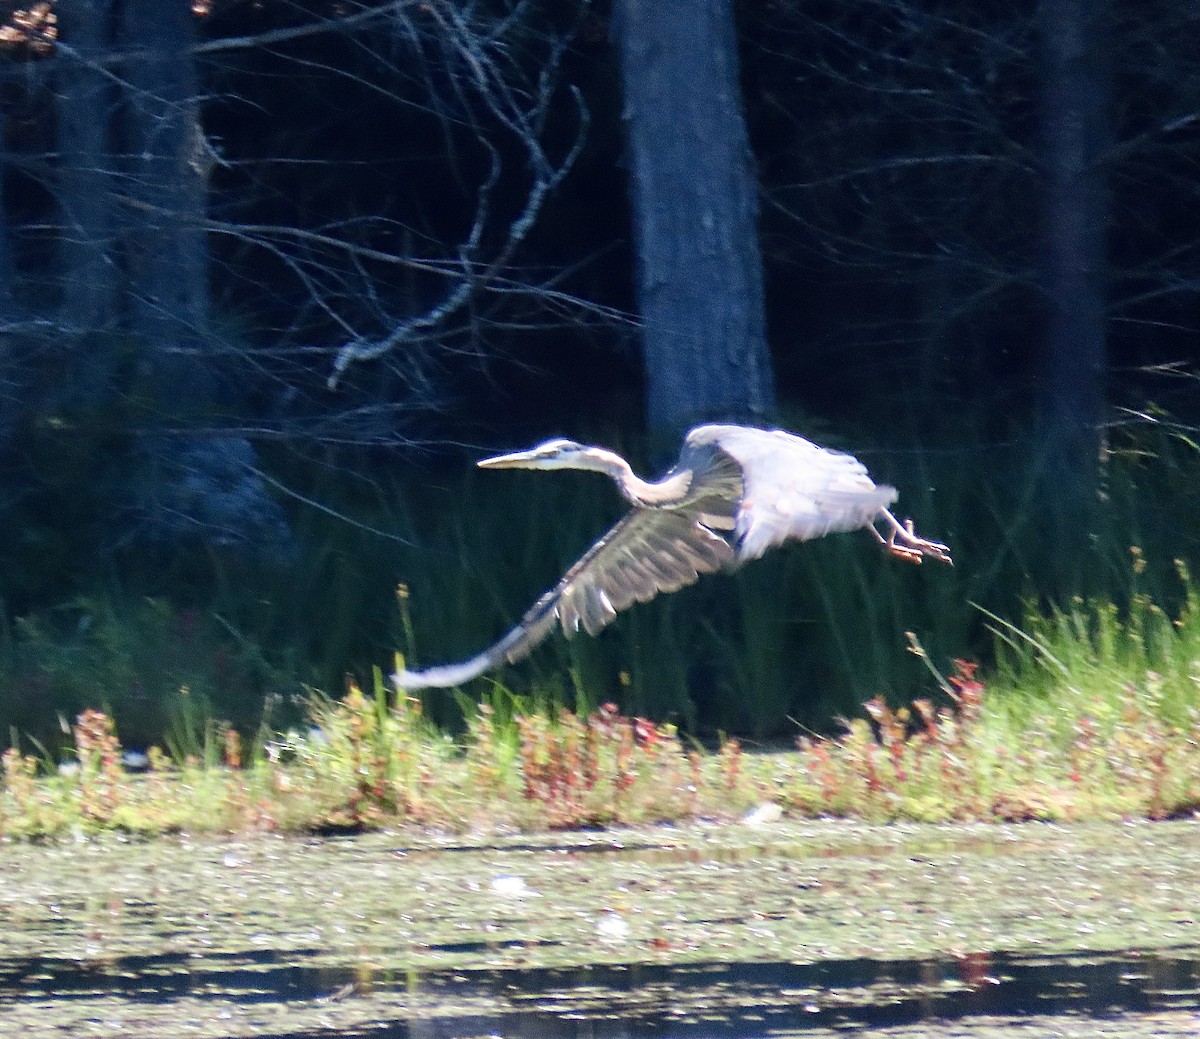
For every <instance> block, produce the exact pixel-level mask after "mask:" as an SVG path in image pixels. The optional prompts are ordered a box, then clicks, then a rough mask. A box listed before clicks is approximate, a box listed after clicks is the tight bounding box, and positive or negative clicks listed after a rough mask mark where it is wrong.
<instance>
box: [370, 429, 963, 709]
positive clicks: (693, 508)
mask: <svg viewBox="0 0 1200 1039" xmlns="http://www.w3.org/2000/svg"><path fill="white" fill-rule="evenodd" d="M479 465H480V466H481V467H482V468H489V469H493V468H494V469H500V468H529V469H588V470H593V471H596V472H602V473H605V474H607V475H608V476H610V477H611V478H612V479H613V480H614V481H615V482H616V484H617V487H618V488H619V489H620V491H621V493H622V494H623V495H624V496H625V498H626V499H628V501H629V502H630V503H631V504H632V506H633V508H632V509H631V510H630V511H629V512H628V513H627V514H626V515H625V517H624V518H623V519H621V520H620V522H618V523H617V524H616V526H614V527H613V528H612V530H610V531H609V532H608V533H607V534H605V535H604V537H602V538H601V539H600V540H599V541H597V542H596V544H594V545H593V546H592V547H591V548H590V549H588V551H587V552H585V553H584V555H583V557H582V558H581V559H580V560H579V561H578V562H577V563H576V564H575V565H574V566H572V567H571V569H570V570H568V571H567V572H566V574H565V575H564V576H563V578H562V580H560V581H559V582H558V584H556V585H555V586H554V587H553V588H552V589H550V591H548V592H547V593H546V594H545V595H543V596H542V597H541V598H540V599H539V600H538V601H537V602H536V603H534V605H533V606H532V607H531V608H530V609H529V611H528V612H527V613H526V614H525V616H524V617H522V618H521V622H520V623H519V624H518V625H517V626H516V627H515V628H513V630H512V631H510V632H509V633H508V634H507V635H505V636H504V638H502V639H501V640H500V641H499V642H497V643H496V644H495V645H494V646H492V647H490V648H489V649H487V650H485V651H484V652H483V653H480V654H479V655H478V656H475V657H472V658H471V659H470V660H465V661H463V662H462V663H459V664H448V665H445V666H442V667H432V668H429V669H427V670H424V671H402V672H400V673H399V674H397V675H395V676H394V680H395V682H396V685H397V686H398V687H400V688H401V689H422V688H426V687H443V688H444V687H448V686H456V685H461V684H463V683H464V682H467V681H470V680H471V679H472V678H475V677H477V676H478V675H481V674H483V673H484V672H485V671H490V670H492V669H493V668H496V667H499V666H500V665H501V664H504V663H510V664H512V663H516V662H517V661H519V660H522V659H523V658H525V657H526V656H528V655H529V652H530V651H531V650H532V649H533V647H534V646H536V645H537V644H538V643H539V642H541V641H542V640H543V639H545V638H546V637H547V636H548V635H549V634H550V633H551V631H553V630H554V628H555V627H556V626H557V627H561V628H562V630H563V633H564V634H565V635H566V636H567V637H568V638H569V637H570V636H572V635H574V634H575V633H576V632H577V631H579V630H581V629H582V630H583V631H586V632H587V633H588V634H589V635H595V634H596V633H597V632H599V631H601V630H602V629H603V628H604V627H605V626H606V625H607V624H608V623H609V622H610V621H612V620H613V618H614V617H616V615H617V614H618V613H620V612H621V611H622V610H624V609H627V608H628V607H629V606H631V605H633V604H634V603H635V602H648V601H649V600H650V599H653V598H654V596H656V595H658V594H659V593H661V592H674V591H677V590H678V589H680V588H683V587H684V586H686V585H689V584H692V583H694V582H695V581H696V580H697V579H698V578H699V577H700V575H701V574H709V573H713V572H715V571H717V570H728V569H733V568H734V567H736V566H738V565H739V564H741V563H743V562H745V561H746V560H748V559H756V558H758V557H759V556H761V555H762V554H763V553H764V552H766V551H767V549H769V548H771V547H772V546H774V545H778V544H781V543H783V542H784V541H789V540H794V541H808V540H811V539H812V538H818V537H822V536H823V535H825V534H831V533H835V532H839V531H851V530H858V529H860V528H865V529H868V530H870V531H871V532H872V533H874V535H875V537H876V538H877V539H878V540H879V541H880V543H881V544H883V545H884V546H885V547H886V548H887V549H888V551H890V552H892V553H893V554H894V555H897V556H900V557H901V558H903V559H907V560H910V561H912V562H920V561H921V559H922V558H924V557H926V556H929V557H931V558H933V559H938V560H940V561H942V562H945V563H949V562H950V553H949V550H948V549H947V548H946V546H945V545H942V544H939V543H938V542H935V541H927V540H925V539H924V538H921V537H918V536H917V535H916V533H915V532H914V531H913V529H912V524H911V523H907V524H901V523H900V522H899V521H898V520H897V519H896V518H895V517H894V516H893V515H892V513H891V512H890V511H889V510H888V506H889V505H891V504H892V503H893V502H894V501H895V500H896V497H897V495H896V490H895V488H893V487H888V486H886V485H877V484H875V483H874V482H873V481H872V480H871V478H870V476H869V475H868V474H867V470H866V467H865V466H864V465H863V464H862V463H861V462H860V461H859V460H858V459H857V458H855V457H853V456H852V455H848V454H843V453H842V452H840V451H830V450H828V449H826V448H823V447H818V446H817V445H816V444H813V443H810V442H809V441H807V440H805V439H804V438H803V437H798V436H796V435H795V434H793V433H785V432H783V431H782V430H778V429H776V430H766V429H753V428H750V427H748V426H731V425H706V426H697V427H696V428H695V429H693V430H692V431H691V432H690V433H688V435H687V438H686V439H685V440H684V444H683V450H682V452H681V453H680V456H679V461H678V462H676V464H675V465H674V467H673V468H672V469H671V471H670V472H669V473H667V475H666V476H665V477H664V478H663V479H661V480H659V481H658V482H656V483H650V482H647V481H645V480H641V479H639V478H638V477H637V476H635V475H634V473H633V471H632V470H631V469H630V467H629V464H628V463H627V462H626V461H625V460H624V459H623V458H622V457H621V456H620V455H618V454H616V453H615V452H612V451H608V450H607V449H605V448H600V447H587V446H584V445H581V444H576V443H574V442H573V441H570V440H550V441H547V442H546V443H544V444H541V445H540V446H538V447H535V448H533V449H532V450H530V451H520V452H517V453H515V454H510V455H500V456H498V457H496V458H487V459H484V460H483V461H481V462H479ZM878 520H882V521H884V522H885V523H886V524H887V526H888V534H887V536H886V537H884V535H882V534H880V533H879V531H878V530H876V528H875V523H876V521H878Z"/></svg>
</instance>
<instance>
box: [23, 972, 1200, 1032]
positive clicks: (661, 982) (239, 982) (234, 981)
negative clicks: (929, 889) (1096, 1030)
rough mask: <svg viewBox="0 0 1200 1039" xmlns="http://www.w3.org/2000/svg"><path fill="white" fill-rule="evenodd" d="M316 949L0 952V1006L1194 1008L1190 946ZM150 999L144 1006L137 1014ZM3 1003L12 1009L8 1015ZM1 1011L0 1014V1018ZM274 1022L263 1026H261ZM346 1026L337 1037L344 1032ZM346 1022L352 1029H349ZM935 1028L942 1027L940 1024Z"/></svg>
mask: <svg viewBox="0 0 1200 1039" xmlns="http://www.w3.org/2000/svg"><path fill="white" fill-rule="evenodd" d="M319 957H320V954H319V952H317V951H316V950H312V951H311V952H310V953H308V954H304V953H299V954H297V953H292V954H291V955H289V957H287V958H286V959H284V958H280V957H278V956H276V955H274V954H271V953H261V954H211V955H204V956H136V957H126V958H122V959H116V960H111V961H99V962H93V963H87V964H81V963H79V962H77V961H70V960H47V959H33V960H26V961H20V960H9V961H0V1008H4V1007H14V1006H21V1005H24V1006H28V1007H32V1006H39V1005H40V1006H41V1007H42V1008H43V1009H45V1008H47V1007H53V1008H55V1009H53V1010H46V1014H45V1016H44V1017H43V1021H49V1020H50V1019H51V1018H64V1024H65V1023H66V1021H69V1020H71V1019H72V1018H73V1017H74V1016H75V1015H73V1014H72V1013H70V1012H69V1011H70V1009H71V1007H72V1005H75V1006H77V1007H79V1008H85V1009H86V1013H87V1014H88V1015H89V1017H88V1019H89V1020H93V1021H97V1020H101V1019H104V1020H107V1021H109V1022H112V1023H115V1022H118V1021H122V1022H130V1023H131V1022H137V1021H139V1020H140V1019H143V1016H144V1015H143V1013H141V1012H144V1011H145V1010H146V1009H148V1008H157V1009H160V1010H161V1009H168V1010H169V1009H170V1008H172V1007H178V1008H181V1013H182V1014H183V1016H184V1017H188V1016H191V1017H193V1018H194V1017H196V1016H197V1015H198V1014H199V1015H200V1016H203V1013H204V1008H205V1006H206V1005H207V1006H208V1008H209V1009H210V1010H211V1011H212V1012H213V1014H214V1016H215V1018H216V1019H217V1020H220V1019H222V1013H224V1014H225V1017H224V1019H225V1020H230V1019H231V1017H232V1015H231V1014H230V1013H229V1008H230V1007H231V1006H237V1007H240V1008H242V1009H243V1010H246V1009H247V1008H251V1009H253V1008H255V1007H258V1008H259V1009H260V1011H261V1010H262V1009H263V1008H270V1009H271V1012H272V1013H278V1014H279V1015H280V1024H281V1026H283V1027H284V1028H285V1030H283V1031H280V1032H279V1033H273V1034H280V1035H284V1034H287V1035H293V1034H296V1033H297V1028H296V1026H300V1028H299V1031H301V1032H304V1033H305V1034H307V1027H306V1026H302V1025H300V1023H301V1021H303V1020H304V1019H305V1018H306V1017H312V1016H313V1015H314V1014H315V1015H316V1016H318V1017H320V1016H321V1015H322V1014H323V1013H328V1012H329V1011H331V1010H334V1009H339V1010H349V1011H351V1012H353V1011H355V1010H358V1011H361V1012H362V1013H359V1014H353V1013H352V1016H355V1017H362V1016H366V1017H368V1018H369V1019H370V1021H371V1034H372V1035H376V1036H384V1037H387V1036H410V1035H412V1036H417V1035H421V1036H437V1037H439V1039H460V1037H461V1039H467V1037H473V1036H480V1035H504V1036H507V1037H511V1039H526V1037H528V1039H541V1037H544V1036H550V1035H553V1036H564V1037H575V1036H578V1037H581V1039H582V1037H588V1039H602V1037H608V1036H612V1037H617V1036H625V1037H640V1036H676V1035H678V1036H693V1035H694V1036H706V1037H707V1036H719V1037H739V1039H740V1037H759V1036H767V1035H769V1034H776V1033H779V1032H801V1031H807V1032H811V1031H814V1030H825V1029H835V1030H838V1031H841V1030H845V1029H854V1030H856V1031H857V1030H864V1029H879V1028H885V1027H892V1026H897V1025H903V1024H911V1023H913V1022H922V1021H923V1022H937V1023H939V1026H945V1025H946V1023H947V1022H960V1023H961V1022H964V1021H965V1020H966V1019H970V1018H972V1017H988V1018H992V1019H1011V1018H1021V1017H1030V1018H1039V1019H1040V1018H1045V1017H1061V1016H1071V1017H1073V1018H1076V1019H1078V1018H1080V1017H1082V1016H1092V1017H1098V1018H1112V1017H1114V1016H1115V1015H1121V1014H1130V1013H1133V1014H1140V1015H1146V1014H1162V1013H1163V1012H1174V1013H1175V1014H1177V1015H1178V1014H1183V1015H1194V1023H1195V1025H1196V1028H1197V1030H1198V1031H1200V958H1197V957H1194V956H1191V955H1169V954H1164V953H1156V954H1143V955H1137V954H1124V955H1107V956H1095V955H1093V956H1043V957H1036V958H1031V957H1015V956H1006V955H995V956H992V955H986V954H975V955H971V956H966V957H962V958H957V959H923V960H897V961H887V960H873V959H855V960H836V961H825V962H821V963H815V964H793V963H780V962H763V963H755V962H751V963H745V962H739V963H727V964H725V963H707V964H692V965H689V966H684V967H671V966H655V965H634V966H626V967H622V966H597V967H586V968H575V969H546V968H538V969H499V970H487V969H481V970H465V971H428V972H402V973H398V972H393V971H385V970H381V969H378V968H374V967H372V966H370V965H369V964H366V963H363V964H359V965H356V966H345V965H340V966H339V965H328V964H322V963H320V962H318V961H319ZM140 1011H141V1012H140ZM0 1013H2V1011H0ZM2 1020H3V1017H2V1016H0V1021H2ZM260 1034H267V1033H260ZM335 1034H337V1033H335ZM340 1034H356V1032H354V1029H353V1026H352V1027H351V1028H350V1029H348V1030H347V1031H345V1032H342V1033H340ZM930 1034H932V1033H930Z"/></svg>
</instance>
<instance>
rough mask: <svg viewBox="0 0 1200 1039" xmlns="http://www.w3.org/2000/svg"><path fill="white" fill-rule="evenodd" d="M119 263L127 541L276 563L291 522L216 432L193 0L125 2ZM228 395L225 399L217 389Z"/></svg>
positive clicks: (250, 458)
mask: <svg viewBox="0 0 1200 1039" xmlns="http://www.w3.org/2000/svg"><path fill="white" fill-rule="evenodd" d="M121 14H122V17H121V32H122V42H123V45H124V47H125V48H126V49H127V50H129V51H131V52H132V53H133V54H134V57H132V58H131V60H130V61H129V62H128V63H127V64H126V65H125V67H124V69H123V78H124V81H125V83H126V88H125V107H124V112H123V115H124V131H125V150H126V153H127V154H128V174H129V176H128V178H127V183H128V189H127V209H126V214H125V216H124V218H123V227H122V230H123V232H124V234H123V244H124V256H125V260H126V263H127V264H128V268H129V279H130V293H131V296H130V301H129V331H130V333H131V337H132V339H133V341H134V344H135V346H136V348H137V350H138V357H139V365H138V395H139V397H140V399H141V401H142V402H143V403H144V406H145V412H144V424H143V428H142V432H141V433H140V435H139V440H138V450H137V458H136V471H135V475H134V478H133V481H132V484H131V492H132V501H131V506H132V512H133V518H134V526H133V529H132V531H131V533H132V534H133V536H134V537H135V538H138V539H142V540H149V541H157V542H160V543H163V544H166V545H169V546H170V545H177V544H180V543H186V542H193V541H196V540H199V541H202V542H204V543H206V544H207V545H209V546H217V547H227V548H234V549H239V550H248V551H251V552H260V553H271V554H278V553H279V552H280V551H283V552H287V551H288V550H289V548H290V544H289V538H290V535H289V533H288V529H287V525H286V522H285V520H284V517H283V513H282V511H281V510H280V509H279V507H278V505H277V503H276V502H275V501H274V500H273V499H272V498H271V496H270V495H269V494H268V493H267V488H266V485H265V483H264V481H263V479H262V477H261V475H260V474H259V471H258V468H257V459H256V456H255V451H254V448H253V446H252V445H251V444H250V442H249V441H248V440H247V439H246V438H244V437H240V436H232V435H228V434H224V433H222V432H221V431H220V430H219V428H216V426H217V422H216V419H217V416H218V415H219V414H220V410H221V405H222V404H223V403H225V402H223V401H221V400H220V399H219V397H220V396H221V394H222V392H223V389H222V387H221V377H220V375H221V373H220V371H219V367H218V366H219V364H220V362H221V361H223V360H224V358H222V357H221V351H220V350H219V348H218V341H217V340H216V338H215V337H214V336H213V335H212V332H211V329H210V328H209V321H208V318H209V302H208V296H209V284H208V243H207V236H206V231H205V215H206V214H205V210H206V201H207V190H208V185H207V174H208V171H209V165H210V164H209V163H208V162H207V156H208V151H207V142H206V141H205V138H204V134H203V130H202V128H201V124H200V109H199V102H198V91H197V80H196V71H195V63H194V57H193V53H192V44H193V40H194V30H193V25H194V21H195V19H194V16H193V14H192V9H191V3H190V0H124V2H123V7H122V12H121ZM224 392H227V391H224Z"/></svg>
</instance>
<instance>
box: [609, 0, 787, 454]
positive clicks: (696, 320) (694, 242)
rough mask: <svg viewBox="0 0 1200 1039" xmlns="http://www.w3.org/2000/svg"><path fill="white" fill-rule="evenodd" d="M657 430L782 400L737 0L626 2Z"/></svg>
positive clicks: (618, 32) (631, 155)
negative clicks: (771, 339) (769, 321)
mask: <svg viewBox="0 0 1200 1039" xmlns="http://www.w3.org/2000/svg"><path fill="white" fill-rule="evenodd" d="M614 8H615V11H614V29H615V36H616V44H617V48H618V51H619V54H620V64H621V77H622V83H623V91H624V104H625V113H624V114H625V120H626V129H627V142H628V161H629V179H630V192H631V195H632V202H633V221H634V240H635V243H636V248H637V265H638V267H637V279H638V302H639V306H640V309H641V317H642V320H643V322H644V329H643V338H644V349H645V362H646V410H647V418H648V424H649V427H650V429H651V430H652V431H655V432H660V433H667V432H677V431H678V430H679V429H680V428H682V427H684V426H686V425H689V424H691V423H693V422H695V421H697V420H701V419H715V418H739V419H751V420H756V419H757V420H761V419H763V418H765V417H766V416H767V415H768V414H769V413H770V412H771V411H772V410H773V409H774V403H775V398H774V379H773V376H772V370H771V360H770V354H769V352H768V349H767V343H766V335H765V331H764V324H765V322H764V317H763V279H762V259H761V255H760V252H759V244H758V230H757V195H756V185H755V177H754V172H753V166H752V159H751V155H750V147H749V142H748V139H747V134H746V125H745V120H744V117H743V113H742V105H741V89H740V85H739V82H738V57H737V40H736V36H735V32H734V24H733V5H732V0H654V2H653V3H647V2H645V0H616V3H615V4H614Z"/></svg>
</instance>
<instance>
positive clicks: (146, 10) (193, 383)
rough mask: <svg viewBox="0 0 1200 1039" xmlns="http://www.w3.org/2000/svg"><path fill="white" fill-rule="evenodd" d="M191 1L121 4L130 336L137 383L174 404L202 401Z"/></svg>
mask: <svg viewBox="0 0 1200 1039" xmlns="http://www.w3.org/2000/svg"><path fill="white" fill-rule="evenodd" d="M193 21H194V16H193V15H192V11H191V4H190V3H189V2H188V0H125V2H124V5H123V9H122V20H121V30H122V41H121V42H122V44H123V46H124V47H126V48H128V49H129V50H131V51H133V52H134V53H135V56H134V57H133V58H132V59H131V60H130V61H129V62H128V63H127V64H126V65H125V66H124V68H123V77H124V79H125V81H126V83H127V87H126V95H125V112H124V128H125V142H124V144H125V151H126V153H127V155H128V174H129V176H128V178H127V185H128V190H127V202H128V213H127V216H126V218H125V220H124V228H123V229H124V231H125V237H124V246H125V256H126V262H127V263H128V265H129V276H130V282H131V284H130V291H131V293H132V298H131V301H130V315H129V324H130V329H129V330H130V332H131V333H132V335H133V338H134V340H135V341H136V343H137V345H138V348H139V350H140V353H141V358H142V369H141V370H142V377H143V378H144V379H145V380H146V382H147V383H148V384H149V385H148V387H147V388H148V389H150V390H151V393H152V395H155V396H156V395H157V394H155V393H154V390H161V391H164V392H166V393H168V394H169V396H170V398H171V399H172V402H173V403H174V405H175V408H176V411H177V412H178V410H179V405H180V404H184V403H188V402H190V403H195V402H200V401H206V400H207V399H208V397H209V393H210V390H211V385H212V378H211V374H210V373H209V371H208V370H207V368H208V366H207V364H206V363H205V361H204V358H203V357H202V354H203V353H204V352H205V350H206V348H207V346H208V256H207V244H206V241H205V231H204V215H205V192H206V184H205V180H204V173H203V168H202V165H201V164H200V162H199V161H198V157H199V156H200V154H201V153H202V141H203V136H202V132H201V129H200V113H199V105H198V101H197V96H198V95H197V83H196V73H195V65H194V61H193V57H192V53H191V48H192V43H193V28H192V24H193Z"/></svg>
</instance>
